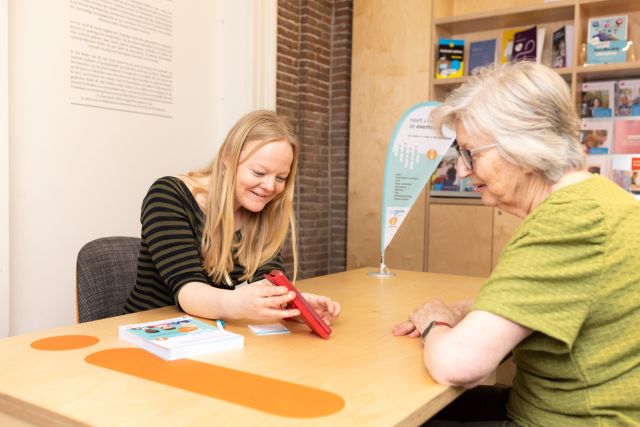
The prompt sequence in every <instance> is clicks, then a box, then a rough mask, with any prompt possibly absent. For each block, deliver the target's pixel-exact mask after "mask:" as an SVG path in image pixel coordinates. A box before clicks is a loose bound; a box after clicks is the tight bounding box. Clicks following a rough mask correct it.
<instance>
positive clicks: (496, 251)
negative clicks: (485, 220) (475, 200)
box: [491, 208, 522, 270]
mask: <svg viewBox="0 0 640 427" xmlns="http://www.w3.org/2000/svg"><path fill="white" fill-rule="evenodd" d="M521 222H522V218H519V217H517V216H515V215H512V214H510V213H507V212H505V211H503V210H502V209H498V208H496V209H494V213H493V249H492V251H491V252H492V255H491V260H492V262H491V270H493V269H494V268H495V266H496V264H497V263H498V259H499V258H500V253H501V252H502V249H503V248H504V247H505V245H506V244H507V243H508V242H509V240H510V239H511V236H513V233H515V231H516V229H517V228H518V227H519V226H520V223H521Z"/></svg>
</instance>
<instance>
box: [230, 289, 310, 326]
mask: <svg viewBox="0 0 640 427" xmlns="http://www.w3.org/2000/svg"><path fill="white" fill-rule="evenodd" d="M295 296H296V294H295V292H293V291H291V292H289V291H288V290H287V288H286V287H285V286H273V285H272V284H271V283H270V282H268V281H267V280H265V279H263V280H260V281H257V282H253V283H250V284H247V285H243V286H240V287H238V288H236V289H235V290H234V291H232V292H229V293H228V294H227V300H226V301H225V305H226V310H227V312H228V313H229V314H230V317H232V318H242V319H257V320H269V319H278V320H279V319H284V318H287V317H295V316H298V315H300V310H297V309H288V308H285V306H286V304H287V303H288V302H289V301H291V300H293V299H294V298H295Z"/></svg>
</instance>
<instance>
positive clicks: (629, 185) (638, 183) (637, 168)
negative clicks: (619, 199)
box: [609, 155, 640, 200]
mask: <svg viewBox="0 0 640 427" xmlns="http://www.w3.org/2000/svg"><path fill="white" fill-rule="evenodd" d="M609 178H610V179H611V180H612V181H613V182H615V183H616V184H618V185H619V186H620V187H621V188H622V189H624V190H626V191H628V192H629V193H631V194H632V195H633V196H634V197H635V198H636V199H638V200H640V155H636V156H613V157H612V158H611V165H610V172H609Z"/></svg>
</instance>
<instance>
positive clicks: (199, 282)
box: [125, 111, 340, 324]
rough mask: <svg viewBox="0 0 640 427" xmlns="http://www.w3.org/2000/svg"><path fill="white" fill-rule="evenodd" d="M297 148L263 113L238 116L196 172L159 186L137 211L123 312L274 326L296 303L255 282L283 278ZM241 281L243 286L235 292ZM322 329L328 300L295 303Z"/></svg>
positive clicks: (274, 117)
mask: <svg viewBox="0 0 640 427" xmlns="http://www.w3.org/2000/svg"><path fill="white" fill-rule="evenodd" d="M297 153H298V140H297V138H296V136H295V134H294V132H293V129H292V127H291V125H290V124H289V122H288V121H287V120H286V119H285V118H283V117H281V116H279V115H278V114H276V113H274V112H272V111H255V112H252V113H249V114H247V115H246V116H244V117H242V118H241V119H240V120H239V121H238V122H237V123H236V124H235V126H233V128H232V129H231V130H230V131H229V134H228V135H227V137H226V139H225V141H224V143H223V144H222V146H221V147H220V151H219V152H218V156H217V157H216V158H215V159H214V161H213V162H212V163H211V165H210V166H209V167H207V168H205V169H203V170H199V171H195V172H190V173H189V174H187V175H183V176H178V177H170V176H169V177H163V178H160V179H158V180H157V181H156V182H155V183H154V184H153V185H152V186H151V188H150V189H149V192H148V193H147V196H146V197H145V199H144V202H143V205H142V214H141V222H142V236H141V237H142V244H141V248H140V257H139V259H138V273H137V278H136V284H135V286H134V288H133V290H132V291H131V294H130V295H129V298H128V300H127V303H126V304H125V312H127V313H131V312H136V311H142V310H148V309H151V308H156V307H163V306H166V305H172V304H176V305H178V307H180V308H181V309H182V310H183V311H185V312H187V313H189V314H192V315H194V316H199V317H205V318H211V319H213V318H226V319H234V318H246V319H283V318H287V317H295V316H298V315H299V314H300V313H299V311H298V310H295V309H287V308H283V307H284V306H283V305H284V304H286V303H288V302H289V301H291V300H292V299H293V298H294V297H295V295H294V294H293V292H288V291H287V289H286V288H285V287H282V286H273V285H271V284H269V283H267V282H266V281H265V280H264V279H263V276H264V274H265V273H268V272H270V271H271V270H273V269H277V270H282V271H284V267H283V265H282V260H281V258H280V250H281V248H282V245H283V243H284V241H285V238H286V236H287V234H288V232H289V230H291V236H292V247H293V258H294V274H293V276H294V277H295V275H296V273H297V252H296V233H295V222H294V215H293V194H294V182H295V178H296V169H297ZM244 282H248V283H247V284H244V285H243V286H238V285H240V284H242V283H244ZM304 296H305V297H306V298H307V300H308V301H309V303H310V304H311V305H312V306H313V307H314V309H315V310H316V311H317V312H318V313H319V314H320V316H321V317H322V318H323V319H324V320H325V322H326V323H327V324H330V323H331V321H332V320H333V319H334V318H335V317H336V316H338V315H339V313H340V305H339V304H338V303H337V302H334V301H332V300H331V299H329V298H327V297H324V296H319V295H313V294H304Z"/></svg>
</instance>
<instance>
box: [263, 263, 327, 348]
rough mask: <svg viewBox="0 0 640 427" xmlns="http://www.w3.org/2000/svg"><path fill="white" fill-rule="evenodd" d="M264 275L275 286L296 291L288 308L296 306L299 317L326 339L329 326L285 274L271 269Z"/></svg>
mask: <svg viewBox="0 0 640 427" xmlns="http://www.w3.org/2000/svg"><path fill="white" fill-rule="evenodd" d="M264 277H265V278H266V279H267V280H268V281H270V282H271V283H273V284H274V285H277V286H286V287H287V289H289V290H290V291H293V292H295V293H296V297H295V298H294V299H293V300H292V301H291V302H289V304H287V306H288V307H290V308H297V309H298V310H300V317H301V318H302V320H303V321H304V323H306V324H307V326H309V327H310V328H311V330H312V331H313V332H315V333H316V334H318V335H320V336H321V337H322V338H324V339H328V338H329V335H331V328H330V327H329V326H328V325H327V324H326V323H324V320H322V319H321V318H320V316H318V313H316V311H315V310H314V309H313V308H311V306H310V305H309V302H307V300H306V299H304V297H303V296H302V295H301V294H300V291H298V290H297V289H296V288H295V286H293V285H292V284H291V282H290V281H289V279H287V276H285V275H284V274H283V273H282V271H280V270H273V271H272V272H271V273H269V274H265V275H264Z"/></svg>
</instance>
